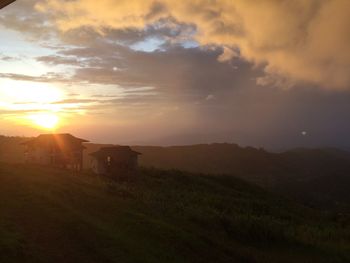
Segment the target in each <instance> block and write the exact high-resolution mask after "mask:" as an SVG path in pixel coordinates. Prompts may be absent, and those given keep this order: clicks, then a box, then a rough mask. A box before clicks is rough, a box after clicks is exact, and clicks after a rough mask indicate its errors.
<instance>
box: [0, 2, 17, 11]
mask: <svg viewBox="0 0 350 263" xmlns="http://www.w3.org/2000/svg"><path fill="white" fill-rule="evenodd" d="M14 1H15V0H0V9H1V8H4V7H5V6H7V5H9V4H11V3H13V2H14Z"/></svg>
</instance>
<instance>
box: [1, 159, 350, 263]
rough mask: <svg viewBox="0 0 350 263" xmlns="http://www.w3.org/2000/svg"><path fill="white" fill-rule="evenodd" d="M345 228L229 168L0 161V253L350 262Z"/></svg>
mask: <svg viewBox="0 0 350 263" xmlns="http://www.w3.org/2000/svg"><path fill="white" fill-rule="evenodd" d="M349 261H350V227H349V226H347V225H346V222H343V223H342V224H340V223H339V222H335V221H331V220H330V219H327V218H325V217H324V216H323V215H321V214H319V213H318V212H317V211H314V210H310V209H307V208H304V207H302V206H299V205H296V204H293V203H291V202H289V201H286V200H282V199H279V198H278V197H276V196H274V195H271V194H269V193H267V192H265V191H263V190H261V189H260V188H257V187H255V186H253V185H250V184H247V183H244V182H242V181H240V180H237V179H235V178H232V177H231V178H229V177H207V176H192V175H190V174H186V173H181V172H175V171H168V172H162V171H157V170H142V171H140V172H139V174H138V175H137V176H136V177H134V178H133V179H129V180H128V181H121V182H111V181H108V180H106V179H102V178H98V177H95V176H93V175H88V174H85V175H74V174H69V173H68V172H64V171H57V170H53V169H49V168H43V167H27V166H24V165H5V164H0V262H4V263H5V262H38V263H40V262H67V263H69V262H84V263H85V262H99V263H100V262H102V263H103V262H349Z"/></svg>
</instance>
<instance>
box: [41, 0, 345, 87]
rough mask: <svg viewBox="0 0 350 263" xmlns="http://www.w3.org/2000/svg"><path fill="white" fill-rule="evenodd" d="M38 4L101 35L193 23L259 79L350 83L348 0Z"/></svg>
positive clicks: (71, 25) (62, 21)
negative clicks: (254, 68)
mask: <svg viewBox="0 0 350 263" xmlns="http://www.w3.org/2000/svg"><path fill="white" fill-rule="evenodd" d="M37 9H38V10H40V11H41V12H44V13H49V14H50V17H53V18H54V20H53V21H54V22H55V24H56V25H57V27H58V28H59V29H60V30H61V31H62V32H68V31H70V30H75V29H77V28H81V27H88V28H93V29H94V30H95V32H98V33H100V34H102V35H103V34H105V32H106V31H108V30H112V29H116V30H123V29H130V28H134V29H136V30H137V29H138V30H139V29H144V28H146V27H147V26H148V25H150V24H154V23H156V22H157V21H160V19H166V18H169V17H172V18H173V19H175V20H176V21H179V22H182V23H187V24H193V25H194V26H195V27H196V32H197V33H196V35H195V38H196V40H197V41H198V42H199V43H201V44H202V45H220V46H225V47H226V49H225V52H224V53H223V54H221V55H219V60H221V61H225V60H227V59H228V58H230V56H229V53H228V52H229V50H232V48H233V49H238V50H239V53H240V56H241V57H242V58H243V59H245V60H248V61H250V62H252V63H254V64H255V65H258V66H261V67H263V69H264V71H265V73H266V75H267V76H268V80H269V81H267V80H265V81H260V83H264V84H269V85H274V84H281V83H284V82H285V81H282V82H281V80H280V78H281V79H283V80H286V82H287V83H289V84H291V85H294V84H298V83H311V84H315V85H319V86H322V87H326V88H338V89H341V88H343V89H344V88H349V87H350V74H348V72H349V67H350V37H349V36H350V18H349V15H348V10H349V9H350V2H349V1H348V0H330V1H319V0H310V1H305V0H291V1H277V0H276V1H275V0H264V1H261V0H259V1H258V0H237V1H232V0H217V1H206V0H198V1H175V0H163V1H153V0H142V1H141V0H121V1H118V3H117V4H116V3H115V1H112V0H101V1H98V2H96V1H94V0H76V1H65V2H64V4H63V3H62V0H46V1H45V2H43V3H39V4H37ZM230 48H231V49H230ZM271 76H273V77H271ZM271 81H272V83H271Z"/></svg>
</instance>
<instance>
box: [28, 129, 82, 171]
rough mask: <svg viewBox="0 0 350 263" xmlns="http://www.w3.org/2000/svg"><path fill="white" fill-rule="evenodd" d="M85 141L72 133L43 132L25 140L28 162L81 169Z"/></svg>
mask: <svg viewBox="0 0 350 263" xmlns="http://www.w3.org/2000/svg"><path fill="white" fill-rule="evenodd" d="M83 142H88V141H87V140H84V139H80V138H77V137H74V136H73V135H71V134H68V133H66V134H41V135H39V136H38V137H36V138H34V139H31V140H29V141H26V142H23V143H22V145H24V146H25V147H26V150H25V160H26V162H27V163H31V164H40V165H49V166H54V167H61V168H65V169H70V170H75V171H80V170H82V168H83V150H84V149H85V147H84V146H83Z"/></svg>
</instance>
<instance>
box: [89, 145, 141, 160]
mask: <svg viewBox="0 0 350 263" xmlns="http://www.w3.org/2000/svg"><path fill="white" fill-rule="evenodd" d="M140 154H141V153H139V152H136V151H133V150H132V149H131V148H130V147H129V146H112V147H102V148H101V149H100V150H98V151H97V152H93V153H90V155H91V156H93V157H95V158H107V157H108V156H116V155H118V156H121V155H122V156H130V155H140Z"/></svg>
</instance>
